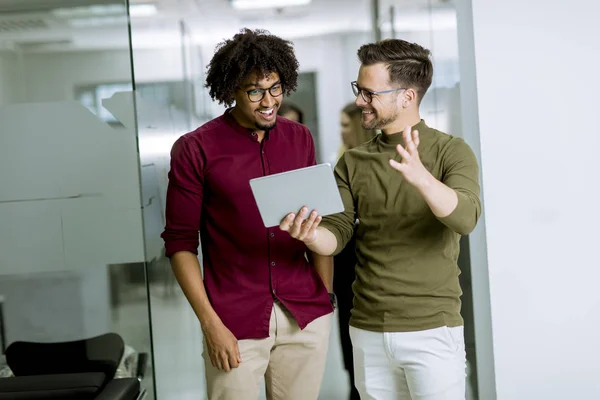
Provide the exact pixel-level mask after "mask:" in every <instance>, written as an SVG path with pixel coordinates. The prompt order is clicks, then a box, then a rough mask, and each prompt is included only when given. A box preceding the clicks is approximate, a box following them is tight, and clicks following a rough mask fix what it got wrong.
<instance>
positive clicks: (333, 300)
mask: <svg viewBox="0 0 600 400" xmlns="http://www.w3.org/2000/svg"><path fill="white" fill-rule="evenodd" d="M329 302H330V303H331V306H332V307H333V309H334V310H335V308H336V307H337V297H336V296H335V293H329Z"/></svg>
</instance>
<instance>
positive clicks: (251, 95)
mask: <svg viewBox="0 0 600 400" xmlns="http://www.w3.org/2000/svg"><path fill="white" fill-rule="evenodd" d="M244 91H245V92H246V94H247V95H248V100H250V101H251V102H252V103H258V102H259V101H262V99H264V98H265V94H266V93H267V92H269V93H270V94H271V96H273V97H279V96H281V95H282V94H283V85H282V84H281V82H279V83H276V84H274V85H273V86H271V87H270V88H268V89H260V88H256V89H252V90H244Z"/></svg>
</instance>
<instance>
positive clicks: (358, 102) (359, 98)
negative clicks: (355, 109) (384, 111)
mask: <svg viewBox="0 0 600 400" xmlns="http://www.w3.org/2000/svg"><path fill="white" fill-rule="evenodd" d="M354 104H356V105H357V106H359V107H361V108H362V107H365V106H367V104H369V103H367V102H366V101H365V99H363V97H362V95H361V94H360V93H359V94H357V95H356V100H354Z"/></svg>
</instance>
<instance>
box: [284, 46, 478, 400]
mask: <svg viewBox="0 0 600 400" xmlns="http://www.w3.org/2000/svg"><path fill="white" fill-rule="evenodd" d="M358 57H359V59H360V62H361V66H360V70H359V74H358V79H357V80H356V81H355V82H352V89H353V91H354V94H355V96H356V104H357V105H358V106H359V107H361V108H362V110H363V111H362V125H363V127H364V128H366V129H380V130H382V134H381V135H377V136H376V137H375V138H373V139H372V140H370V141H369V142H367V143H365V144H363V145H360V146H358V147H355V148H353V149H350V150H348V151H346V152H345V153H344V155H343V156H342V157H341V159H340V160H339V162H338V164H337V165H336V167H335V175H336V179H337V183H338V187H339V190H340V193H341V196H342V200H343V202H344V206H345V211H344V212H343V213H340V214H336V215H332V216H327V217H324V218H322V217H321V216H319V215H318V213H317V212H316V211H312V212H311V213H310V215H309V218H308V219H306V221H304V217H306V216H307V214H308V210H307V209H306V208H305V207H304V208H303V209H302V210H300V211H299V212H298V215H295V214H290V215H288V216H287V217H286V218H285V219H284V220H283V221H282V223H281V226H280V227H281V229H282V230H285V231H288V232H289V233H290V235H291V236H292V237H294V238H297V239H299V240H301V241H303V242H304V243H305V244H306V245H307V247H308V248H309V249H310V250H312V251H313V252H315V253H318V254H322V255H332V254H337V253H338V252H340V251H341V250H342V249H343V248H344V246H345V245H346V244H347V243H348V241H349V240H350V238H351V237H352V234H353V231H354V224H355V220H356V219H358V221H359V223H358V225H357V228H356V236H355V237H356V255H357V265H356V280H355V281H354V284H353V290H354V295H355V297H354V308H353V309H352V317H351V319H350V335H351V338H352V346H353V352H354V367H355V379H356V386H357V388H358V390H359V392H360V395H361V398H365V399H377V400H388V399H389V400H392V399H394V400H397V399H402V400H404V399H411V400H460V399H464V398H465V376H466V372H465V370H466V358H465V348H464V334H463V320H462V317H461V315H460V306H461V302H460V296H461V294H462V292H461V289H460V285H459V281H458V275H459V273H460V271H459V269H458V265H457V258H458V252H459V239H460V236H461V235H467V234H468V233H470V232H471V231H472V230H473V229H474V228H475V225H476V223H477V220H478V218H479V215H480V213H481V203H480V199H479V191H480V188H479V184H478V174H479V168H478V164H477V160H476V158H475V155H474V154H473V152H472V150H471V148H470V147H469V146H468V145H467V144H466V143H465V142H464V141H463V140H462V139H460V138H457V137H454V136H450V135H447V134H445V133H442V132H440V131H437V130H435V129H433V128H430V127H429V126H427V125H426V124H425V121H423V120H422V119H421V117H420V113H419V104H420V102H421V100H422V99H423V96H424V95H425V93H426V92H427V89H428V88H429V86H430V85H431V81H432V76H433V65H432V62H431V59H430V52H429V50H426V49H424V48H423V47H421V46H419V45H418V44H414V43H409V42H406V41H403V40H384V41H379V42H377V43H372V44H367V45H364V46H362V47H361V48H360V49H359V50H358Z"/></svg>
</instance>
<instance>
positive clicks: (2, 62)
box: [0, 52, 16, 107]
mask: <svg viewBox="0 0 600 400" xmlns="http://www.w3.org/2000/svg"><path fill="white" fill-rule="evenodd" d="M15 73H16V57H15V55H14V54H12V53H9V52H0V107H2V106H4V105H7V104H10V102H11V100H12V98H13V97H14V95H15V90H16V87H15V83H14V82H15V81H14V79H15Z"/></svg>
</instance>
